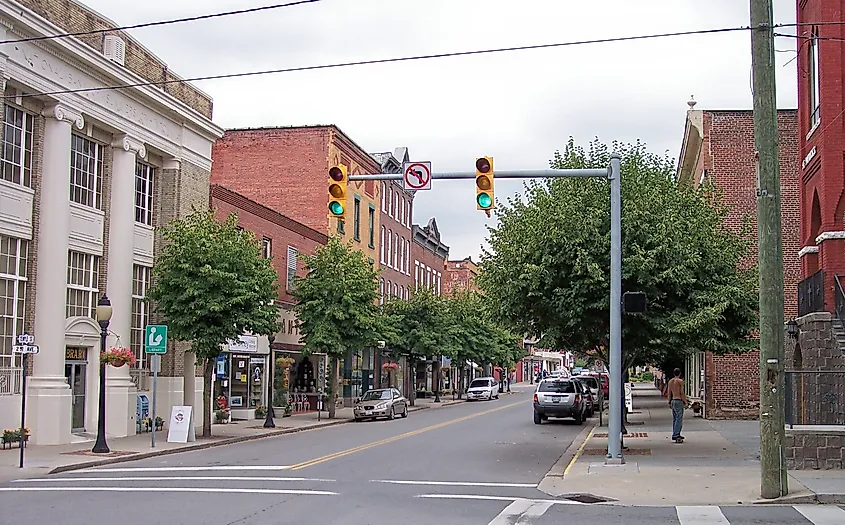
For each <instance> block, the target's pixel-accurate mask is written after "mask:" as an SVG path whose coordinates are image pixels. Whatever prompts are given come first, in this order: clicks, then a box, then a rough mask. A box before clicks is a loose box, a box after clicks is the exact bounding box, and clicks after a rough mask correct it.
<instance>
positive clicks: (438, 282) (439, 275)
mask: <svg viewBox="0 0 845 525" xmlns="http://www.w3.org/2000/svg"><path fill="white" fill-rule="evenodd" d="M441 277H443V274H442V273H440V272H437V295H440V294H441V293H442V290H441V288H440V279H441Z"/></svg>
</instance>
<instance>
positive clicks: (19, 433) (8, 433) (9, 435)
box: [2, 427, 29, 448]
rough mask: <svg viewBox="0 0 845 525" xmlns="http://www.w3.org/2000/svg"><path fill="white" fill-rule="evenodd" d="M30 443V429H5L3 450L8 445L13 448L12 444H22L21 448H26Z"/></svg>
mask: <svg viewBox="0 0 845 525" xmlns="http://www.w3.org/2000/svg"><path fill="white" fill-rule="evenodd" d="M28 441H29V429H28V428H26V427H24V428H17V429H15V430H11V429H8V428H6V429H3V436H2V445H3V448H6V445H9V448H11V446H12V443H20V446H21V447H25V446H26V443H27V442H28Z"/></svg>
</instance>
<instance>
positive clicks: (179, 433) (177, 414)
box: [167, 406, 194, 443]
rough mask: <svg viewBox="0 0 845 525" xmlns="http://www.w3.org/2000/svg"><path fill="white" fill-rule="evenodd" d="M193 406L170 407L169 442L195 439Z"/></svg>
mask: <svg viewBox="0 0 845 525" xmlns="http://www.w3.org/2000/svg"><path fill="white" fill-rule="evenodd" d="M193 408H194V407H191V406H185V407H183V406H174V407H173V408H171V409H170V425H169V428H168V429H167V442H168V443H187V442H188V441H194V439H191V437H193V432H191V429H193V426H194V412H193Z"/></svg>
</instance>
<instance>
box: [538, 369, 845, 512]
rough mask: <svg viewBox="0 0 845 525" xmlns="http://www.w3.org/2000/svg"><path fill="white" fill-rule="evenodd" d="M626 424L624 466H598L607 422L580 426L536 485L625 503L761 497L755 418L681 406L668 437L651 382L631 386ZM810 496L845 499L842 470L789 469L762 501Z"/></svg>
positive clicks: (664, 412)
mask: <svg viewBox="0 0 845 525" xmlns="http://www.w3.org/2000/svg"><path fill="white" fill-rule="evenodd" d="M593 422H594V425H595V424H597V423H598V419H597V418H595V419H593ZM605 424H606V419H605ZM627 430H628V435H626V436H625V439H624V444H625V446H627V447H629V448H628V450H624V451H623V453H624V456H625V461H626V463H625V464H624V465H616V466H614V465H605V464H604V457H605V454H606V450H607V427H606V426H605V427H595V426H593V427H592V428H585V430H584V431H583V432H582V435H581V436H579V439H576V441H575V442H574V443H573V445H572V447H570V450H567V452H566V453H565V454H564V455H563V456H562V457H561V459H560V460H559V461H558V463H557V464H556V465H555V466H554V467H553V468H552V469H551V470H550V471H549V473H548V474H547V475H546V477H545V478H544V479H543V481H542V483H541V484H540V487H539V488H540V490H543V491H544V492H546V493H548V494H550V495H552V496H555V497H559V496H562V495H565V494H570V495H571V494H590V495H594V496H597V497H599V498H602V499H605V498H606V499H608V500H611V501H613V500H615V501H617V502H619V503H622V504H629V505H737V504H748V503H753V502H759V501H758V500H759V499H760V461H759V458H760V451H759V440H760V426H759V423H758V422H757V421H709V420H705V419H702V418H697V417H693V413H692V411H691V410H687V411H686V413H685V414H684V429H683V432H682V433H683V435H684V436H685V437H686V440H685V442H684V443H681V444H678V443H675V442H673V441H672V439H671V437H672V414H671V411H670V410H669V407H668V402H667V400H666V399H665V398H662V397H660V393H659V392H658V390H657V389H656V388H654V387H653V386H652V385H650V384H635V385H634V411H633V413H630V414H629V415H628V425H627ZM585 440H586V441H585ZM816 501H822V502H826V503H833V502H837V501H838V502H842V501H845V471H790V477H789V495H788V496H787V497H786V498H780V499H778V500H767V501H766V502H769V503H789V504H798V503H812V502H816Z"/></svg>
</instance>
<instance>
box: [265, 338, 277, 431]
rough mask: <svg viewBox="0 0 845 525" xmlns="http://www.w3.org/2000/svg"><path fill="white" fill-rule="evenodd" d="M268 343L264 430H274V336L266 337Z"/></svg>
mask: <svg viewBox="0 0 845 525" xmlns="http://www.w3.org/2000/svg"><path fill="white" fill-rule="evenodd" d="M267 340H268V341H270V370H268V371H267V418H266V419H265V420H264V428H276V422H275V421H273V419H274V418H275V417H276V413H275V412H274V411H273V380H274V377H273V376H274V375H275V371H276V360H275V359H274V358H273V342H274V341H275V340H276V336H275V335H272V334H271V335H269V336H267Z"/></svg>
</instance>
